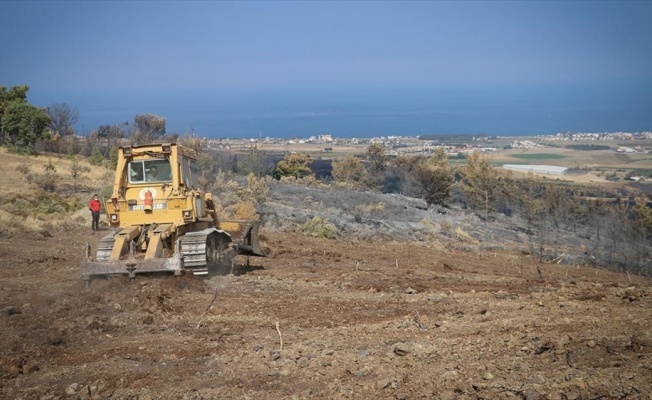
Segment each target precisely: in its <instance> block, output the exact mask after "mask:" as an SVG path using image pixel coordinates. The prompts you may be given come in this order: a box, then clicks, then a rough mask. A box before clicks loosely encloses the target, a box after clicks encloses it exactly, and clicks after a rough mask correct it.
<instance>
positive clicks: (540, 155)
mask: <svg viewBox="0 0 652 400" xmlns="http://www.w3.org/2000/svg"><path fill="white" fill-rule="evenodd" d="M510 157H513V158H521V159H524V160H558V159H560V158H566V156H564V155H562V154H552V153H535V154H512V155H511V156H510Z"/></svg>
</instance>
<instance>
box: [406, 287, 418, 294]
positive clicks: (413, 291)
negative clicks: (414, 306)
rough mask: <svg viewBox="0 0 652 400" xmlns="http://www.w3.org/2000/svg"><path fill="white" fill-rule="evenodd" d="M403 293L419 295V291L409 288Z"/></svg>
mask: <svg viewBox="0 0 652 400" xmlns="http://www.w3.org/2000/svg"><path fill="white" fill-rule="evenodd" d="M405 293H406V294H417V293H419V291H418V290H416V289H413V288H411V287H409V288H407V289H405Z"/></svg>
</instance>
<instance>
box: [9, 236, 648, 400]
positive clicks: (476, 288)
mask: <svg viewBox="0 0 652 400" xmlns="http://www.w3.org/2000/svg"><path fill="white" fill-rule="evenodd" d="M87 240H90V242H91V244H92V245H93V246H94V245H95V244H96V243H97V241H98V240H99V236H91V235H90V229H88V228H84V229H83V231H64V230H60V231H51V232H48V233H46V234H33V233H24V234H21V233H17V234H15V235H14V236H13V237H11V238H3V239H1V240H0V260H2V261H1V264H2V265H1V268H0V304H1V306H0V311H1V314H0V378H1V380H0V398H2V399H47V400H49V399H88V398H94V399H140V400H146V399H281V398H299V399H303V398H355V399H376V398H379V399H380V398H387V399H416V398H424V399H479V398H484V399H519V398H520V399H598V398H600V399H621V398H627V399H652V395H651V394H650V393H652V290H651V286H650V281H649V280H645V279H643V278H640V277H636V276H628V275H626V274H618V273H615V272H609V271H605V270H598V269H591V268H586V267H577V266H568V265H563V264H557V263H554V262H553V263H549V264H544V265H543V267H542V268H543V278H544V279H541V277H540V275H539V274H538V273H537V270H536V268H535V265H534V264H533V263H534V261H533V260H532V258H531V257H530V256H529V255H527V254H522V253H510V252H509V251H506V250H505V251H502V250H501V251H499V252H496V253H493V252H482V253H479V252H464V251H462V250H456V249H454V248H451V247H445V246H443V245H437V244H430V245H426V244H423V243H407V242H398V241H389V240H388V241H356V240H346V239H336V240H328V239H323V238H309V237H305V236H303V235H301V234H292V233H266V232H263V242H264V246H265V247H266V249H267V250H268V251H269V254H270V256H269V257H268V258H265V259H251V264H250V265H249V266H246V265H239V266H238V268H237V269H236V274H235V275H229V276H221V277H211V278H198V277H194V276H183V277H176V278H175V277H172V276H158V277H138V278H137V279H136V280H135V281H134V282H129V281H128V280H127V279H123V278H113V279H110V280H96V281H93V283H92V284H91V285H90V287H89V288H86V287H85V286H84V283H83V282H82V280H81V278H80V260H81V257H82V255H83V252H84V243H85V242H86V241H87ZM239 262H240V264H244V263H245V262H246V260H245V259H242V260H239ZM213 299H214V302H212V300H213ZM211 302H212V303H211ZM211 304H212V305H211ZM209 305H211V306H210V307H209Z"/></svg>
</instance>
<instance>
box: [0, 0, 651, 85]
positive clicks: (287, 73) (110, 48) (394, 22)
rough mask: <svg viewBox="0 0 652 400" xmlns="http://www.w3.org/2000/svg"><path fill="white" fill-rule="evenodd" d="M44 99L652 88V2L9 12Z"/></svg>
mask: <svg viewBox="0 0 652 400" xmlns="http://www.w3.org/2000/svg"><path fill="white" fill-rule="evenodd" d="M0 15H1V23H0V49H1V52H0V58H1V62H0V81H1V82H0V85H4V86H12V85H16V84H28V85H30V87H31V88H32V89H30V91H34V90H43V91H48V92H50V91H70V90H74V91H77V90H79V91H93V90H106V89H111V90H118V91H119V90H126V89H129V90H134V89H136V90H138V89H143V90H148V89H162V88H169V89H174V90H176V89H179V90H191V89H198V88H204V89H210V90H259V89H263V90H267V89H278V88H287V89H316V90H319V89H322V88H388V87H390V88H391V87H396V88H406V87H407V88H411V87H428V86H440V85H446V86H468V85H470V86H473V85H503V84H523V83H528V84H529V83H532V84H548V83H550V84H558V83H560V84H564V83H567V82H589V83H590V82H609V83H616V84H617V83H619V82H629V83H631V82H637V81H641V82H650V81H651V80H652V2H648V1H629V2H628V1H613V2H601V1H568V2H563V1H550V2H533V1H508V2H500V1H481V2H472V1H458V2H444V1H431V2H428V1H418V2H409V1H400V2H399V1H386V2H381V1H362V2H344V1H327V2H326V1H324V2H316V1H308V2H300V1H291V2H282V1H264V2H254V1H250V2H248V1H240V2H228V1H215V2H213V1H142V2H139V1H105V2H102V1H2V2H0Z"/></svg>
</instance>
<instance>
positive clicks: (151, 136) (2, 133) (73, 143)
mask: <svg viewBox="0 0 652 400" xmlns="http://www.w3.org/2000/svg"><path fill="white" fill-rule="evenodd" d="M28 91H29V86H27V85H22V86H13V87H11V88H7V87H5V86H0V145H3V146H5V147H7V148H8V149H9V150H10V151H15V152H27V153H30V152H34V151H38V150H43V151H51V152H56V153H71V154H83V155H86V156H93V157H95V158H98V157H105V158H107V157H109V156H110V154H111V151H115V149H116V148H117V144H118V141H119V140H121V139H128V140H129V143H131V144H133V145H137V144H145V143H152V142H155V141H176V140H177V139H178V138H179V135H178V134H177V133H167V132H166V125H167V121H166V119H165V118H164V117H160V116H158V115H155V114H151V113H144V114H137V115H135V116H134V120H133V122H132V123H131V124H130V123H129V122H125V123H122V124H113V125H110V124H104V125H100V126H99V127H98V128H97V129H95V130H93V131H92V132H91V134H90V135H89V136H88V137H86V138H79V137H77V136H76V135H75V134H76V132H75V124H76V123H77V121H78V119H79V111H78V110H77V109H75V108H74V107H71V106H70V105H68V104H67V103H54V104H52V105H51V106H49V107H36V106H34V105H32V104H30V103H29V101H28V100H27V92H28Z"/></svg>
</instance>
